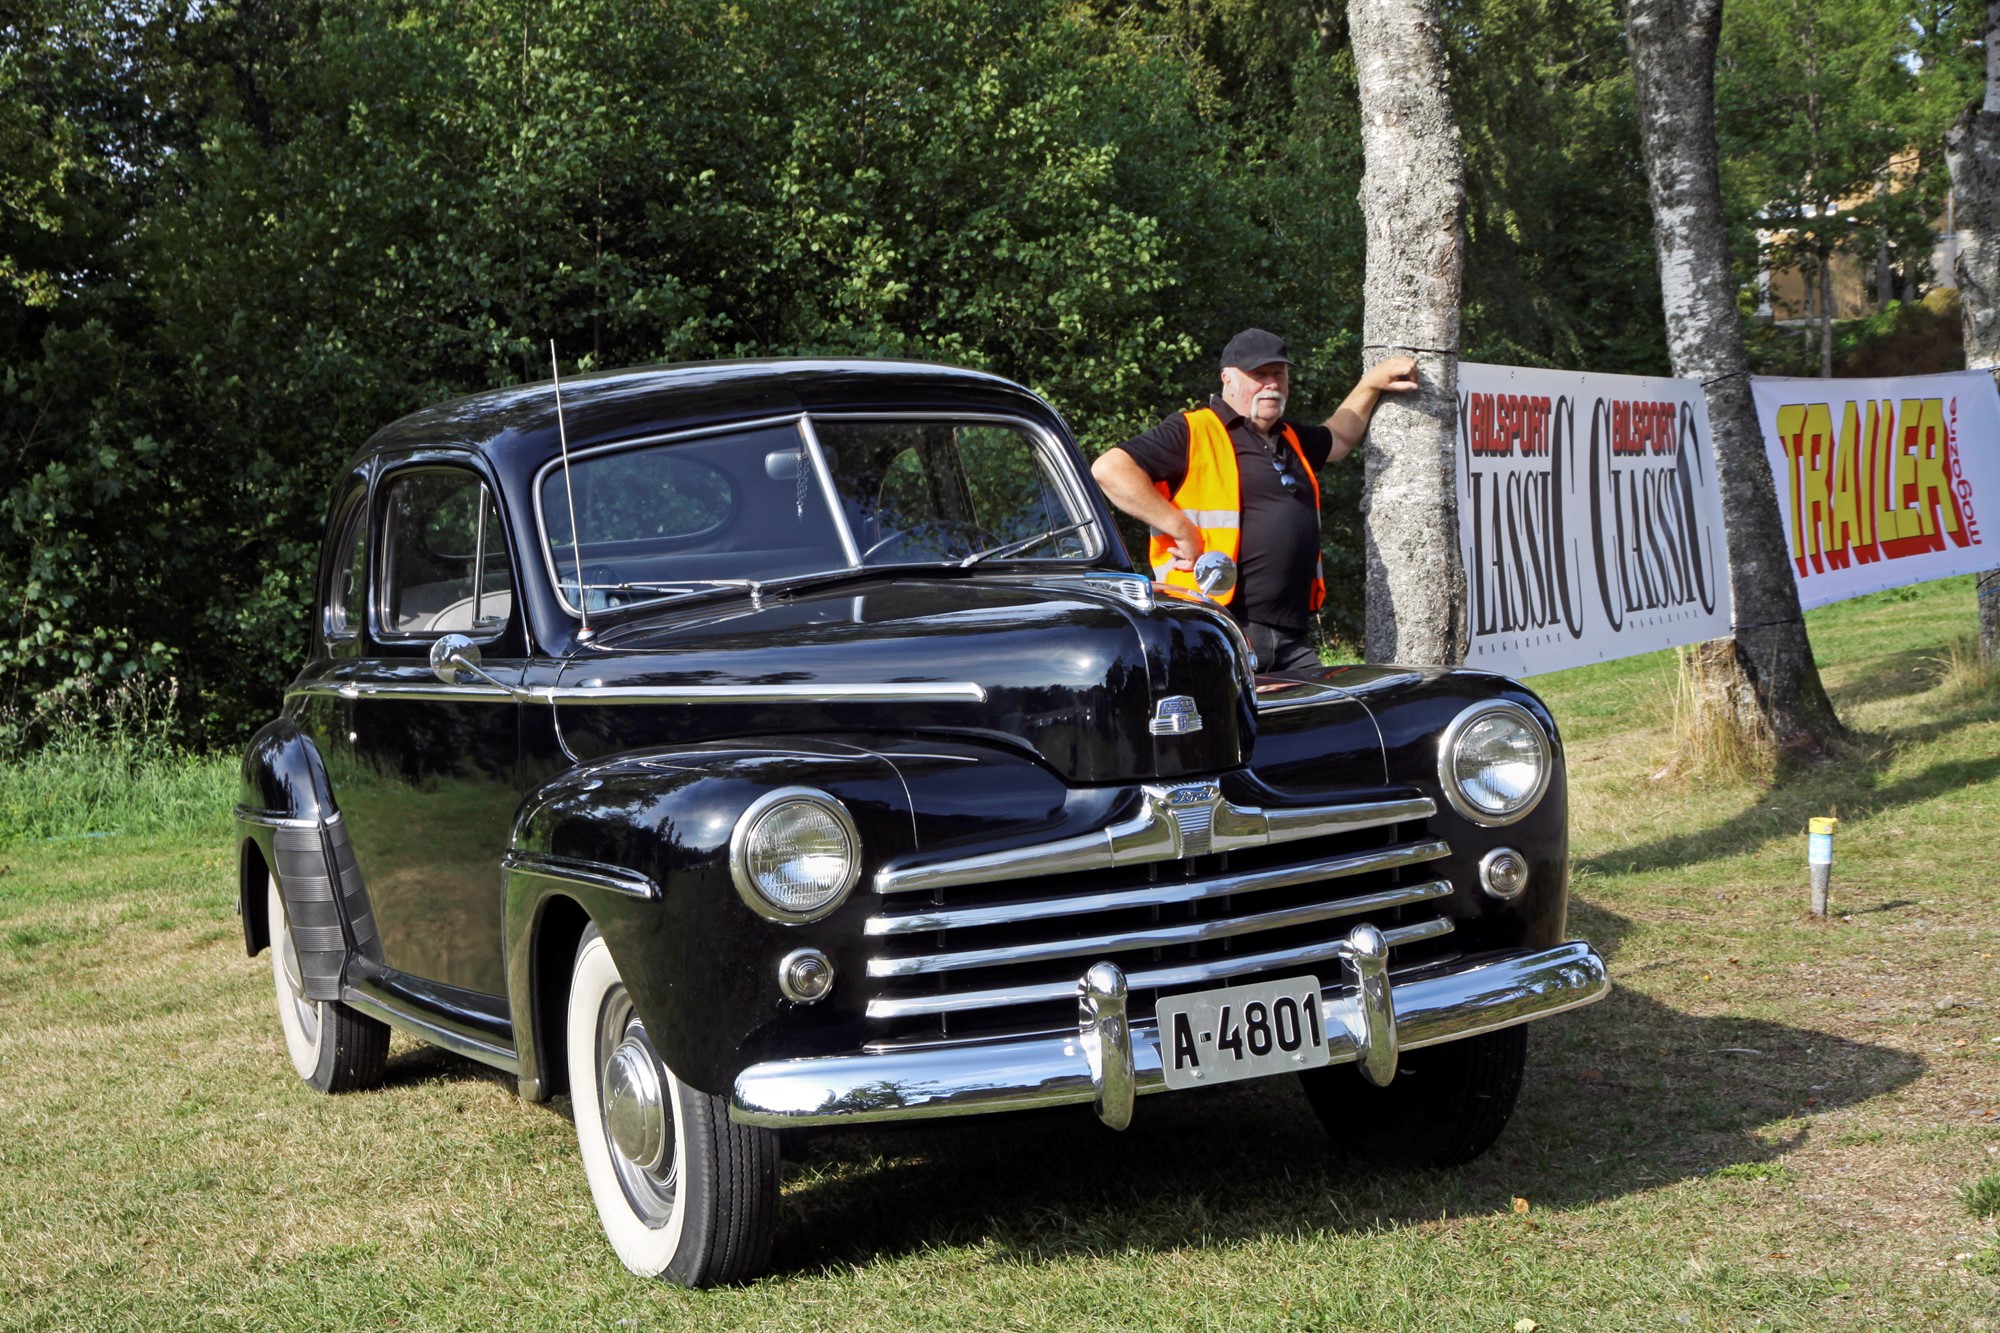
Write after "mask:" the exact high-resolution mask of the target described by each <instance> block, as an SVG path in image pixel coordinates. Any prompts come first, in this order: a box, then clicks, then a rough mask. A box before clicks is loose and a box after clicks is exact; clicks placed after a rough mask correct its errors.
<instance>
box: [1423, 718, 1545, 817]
mask: <svg viewBox="0 0 2000 1333" xmlns="http://www.w3.org/2000/svg"><path fill="white" fill-rule="evenodd" d="M1550 767H1551V753H1550V747H1549V737H1548V733H1547V732H1545V731H1543V730H1542V724H1541V723H1539V722H1537V721H1536V720H1535V717H1534V714H1532V713H1530V712H1529V711H1528V710H1527V709H1525V708H1523V707H1521V706H1520V705H1519V704H1514V703H1507V702H1505V701H1503V700H1497V699H1496V700H1492V701H1489V702H1487V703H1481V704H1474V705H1473V706H1472V707H1470V708H1468V709H1466V710H1465V711H1464V712H1463V713H1460V714H1459V715H1458V716H1457V717H1456V718H1454V719H1452V723H1451V725H1450V726H1449V727H1446V728H1445V732H1444V737H1443V739H1442V740H1441V741H1440V742H1439V743H1438V780H1439V782H1441V783H1442V784H1443V786H1444V794H1445V799H1446V800H1448V801H1450V802H1451V805H1452V808H1453V809H1454V810H1457V811H1458V812H1459V813H1460V814H1462V815H1464V816H1465V817H1466V818H1467V819H1471V820H1474V821H1476V822H1478V823H1481V824H1496V825H1497V824H1511V823H1513V822H1514V821H1515V820H1517V819H1519V818H1521V816H1523V815H1525V814H1527V813H1528V811H1530V810H1532V809H1534V808H1535V802H1537V801H1539V800H1541V799H1542V793H1543V792H1545V791H1547V790H1548V787H1549V769H1550Z"/></svg>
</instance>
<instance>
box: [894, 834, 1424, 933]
mask: <svg viewBox="0 0 2000 1333" xmlns="http://www.w3.org/2000/svg"><path fill="white" fill-rule="evenodd" d="M1449 855H1451V846H1450V844H1449V843H1446V842H1443V841H1441V840H1432V841H1427V842H1419V843H1410V844H1406V845H1404V846H1400V847H1391V848H1388V849H1386V850H1383V851H1375V852H1349V853H1346V854H1344V855H1341V856H1328V857H1322V858H1321V859H1319V860H1317V861H1308V862H1306V863H1304V864H1302V865H1288V866H1277V867H1273V868H1272V869H1269V870H1244V871H1236V872H1233V873H1230V874H1226V875H1217V876H1214V877H1212V878H1209V879H1194V880H1185V881H1182V882H1180V883H1166V884H1147V885H1145V886H1144V887H1141V888H1136V889H1118V890H1114V891H1111V892H1108V893H1090V894H1082V895H1078V896H1064V897H1056V898H1036V899H1032V900H1030V901H1028V902H1017V903H1001V904H998V905H996V906H992V907H958V908H951V907H939V908H933V909H931V910H929V911H919V912H912V913H909V914H907V915H897V916H872V917H870V918H868V920H867V921H866V922H865V923H864V924H863V925H862V928H861V933H862V934H863V935H870V936H889V935H910V934H921V933H924V932H927V931H933V930H964V929H967V928H970V927H974V926H993V925H1008V924H1012V923H1014V922H1017V921H1045V920H1048V919H1050V918H1060V917H1070V916H1082V915H1084V914H1086V913H1090V912H1115V911H1119V910H1122V909H1126V908H1134V907H1179V906H1183V905H1185V904H1187V903H1194V902H1201V901H1203V900H1205V899H1208V898H1227V897H1230V896H1231V895H1234V894H1238V893H1255V892H1257V891H1258V890H1260V889H1284V888H1290V887H1292V886H1293V885H1297V884H1310V883H1311V882H1313V881H1314V880H1319V879H1340V878H1343V877H1345V876H1348V875H1362V874H1367V873H1368V872H1369V871H1373V870H1392V869H1395V868H1397V867H1400V866H1410V865H1418V864H1420V863H1422V862H1425V861H1435V860H1438V859H1439V858H1441V857H1445V856H1449ZM1390 892H1391V893H1397V892H1401V890H1391V891H1390ZM1369 896H1370V897H1375V896H1380V895H1369ZM1355 901H1359V900H1358V899H1357V900H1355ZM1411 901H1416V900H1415V899H1412V900H1411ZM1390 905H1393V904H1390V903H1386V902H1385V903H1375V904H1372V906H1390ZM1364 910H1365V909H1364Z"/></svg>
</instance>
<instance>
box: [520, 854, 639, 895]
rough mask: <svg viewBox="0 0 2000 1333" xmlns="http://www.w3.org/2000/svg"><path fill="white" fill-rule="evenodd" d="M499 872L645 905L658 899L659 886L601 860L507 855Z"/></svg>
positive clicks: (536, 855) (634, 873)
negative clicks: (578, 886)
mask: <svg viewBox="0 0 2000 1333" xmlns="http://www.w3.org/2000/svg"><path fill="white" fill-rule="evenodd" d="M500 873H501V874H503V875H525V876H527V877H529V878H531V879H546V880H552V881H554V882H555V883H558V884H581V885H583V886H584V887H585V888H591V889H602V890H604V891H606V892H608V893H616V894H621V895H623V896H624V897H627V898H639V899H643V900H645V901H647V902H652V901H655V900H657V899H658V898H659V896H660V886H659V885H657V884H655V883H654V882H653V881H652V880H651V879H650V878H648V877H647V876H645V875H641V874H638V873H637V872H635V871H631V870H627V869H625V868H624V867H622V866H614V865H607V864H605V863H604V862H601V861H572V860H569V859H567V858H564V857H559V856H544V855H542V854H541V853H539V852H508V853H507V854H506V855H505V856H503V857H501V858H500Z"/></svg>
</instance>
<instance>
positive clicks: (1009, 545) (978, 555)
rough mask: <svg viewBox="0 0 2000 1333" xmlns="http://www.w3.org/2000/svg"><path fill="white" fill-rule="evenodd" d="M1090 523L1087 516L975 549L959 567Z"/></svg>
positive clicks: (1067, 533)
mask: <svg viewBox="0 0 2000 1333" xmlns="http://www.w3.org/2000/svg"><path fill="white" fill-rule="evenodd" d="M1090 524H1091V520H1090V519H1087V518H1086V519H1083V520H1082V521H1080V522H1076V523H1068V524H1065V525H1063V526H1062V527H1060V528H1050V529H1049V530H1048V531H1047V532H1038V533H1036V534H1035V535H1034V536H1032V537H1022V538H1021V539H1019V540H1018V541H1011V542H1002V543H1001V544H1000V545H998V546H989V547H987V548H986V549H985V550H983V551H974V552H973V553H972V554H971V555H969V556H967V557H965V559H963V560H961V561H959V562H958V567H959V568H960V569H969V568H971V567H972V566H973V565H976V564H978V563H979V562H980V561H981V560H985V559H988V558H990V557H993V556H999V555H1012V554H1013V553H1014V552H1016V551H1025V550H1028V549H1029V548H1030V547H1034V546H1038V545H1040V544H1041V543H1043V542H1045V541H1048V540H1049V539H1050V538H1052V537H1067V536H1068V535H1069V534H1070V533H1072V532H1078V531H1081V530H1082V529H1084V528H1087V527H1089V526H1090Z"/></svg>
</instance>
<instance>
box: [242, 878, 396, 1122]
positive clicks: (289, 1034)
mask: <svg viewBox="0 0 2000 1333" xmlns="http://www.w3.org/2000/svg"><path fill="white" fill-rule="evenodd" d="M264 882H265V885H266V888H265V895H264V921H265V924H266V925H267V927H268V928H269V931H270V935H271V978H272V981H273V982H274V983H275V984H276V987H277V992H278V1026H280V1027H282V1028H283V1029H284V1030H285V1051H286V1053H287V1054H289V1055H290V1056H291V1057H292V1068H293V1069H295V1070H297V1071H298V1075H299V1077H300V1078H302V1079H304V1080H305V1081H306V1082H308V1083H310V1084H312V1085H313V1086H314V1087H315V1088H318V1089H319V1090H320V1091H321V1092H354V1091H357V1090H359V1089H361V1088H372V1087H374V1086H375V1085H376V1084H377V1083H380V1082H381V1081H382V1075H383V1073H384V1071H386V1070H387V1069H388V1067H389V1025H388V1024H386V1023H384V1022H382V1021H381V1020H380V1019H375V1018H370V1017H369V1016H368V1015H366V1014H360V1013H356V1012H355V1011H354V1010H352V1009H349V1008H348V1007H347V1006H346V1005H344V1004H342V1003H340V1002H339V1001H338V1000H315V999H311V998H309V997H308V996H307V995H306V992H305V982H304V980H303V978H302V976H301V974H300V971H299V951H298V946H297V944H296V943H295V942H294V941H293V939H292V922H291V918H290V917H289V916H287V915H286V913H285V898H284V895H283V894H281V893H280V892H278V881H277V879H276V878H275V877H273V876H269V875H267V876H265V880H264Z"/></svg>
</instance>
